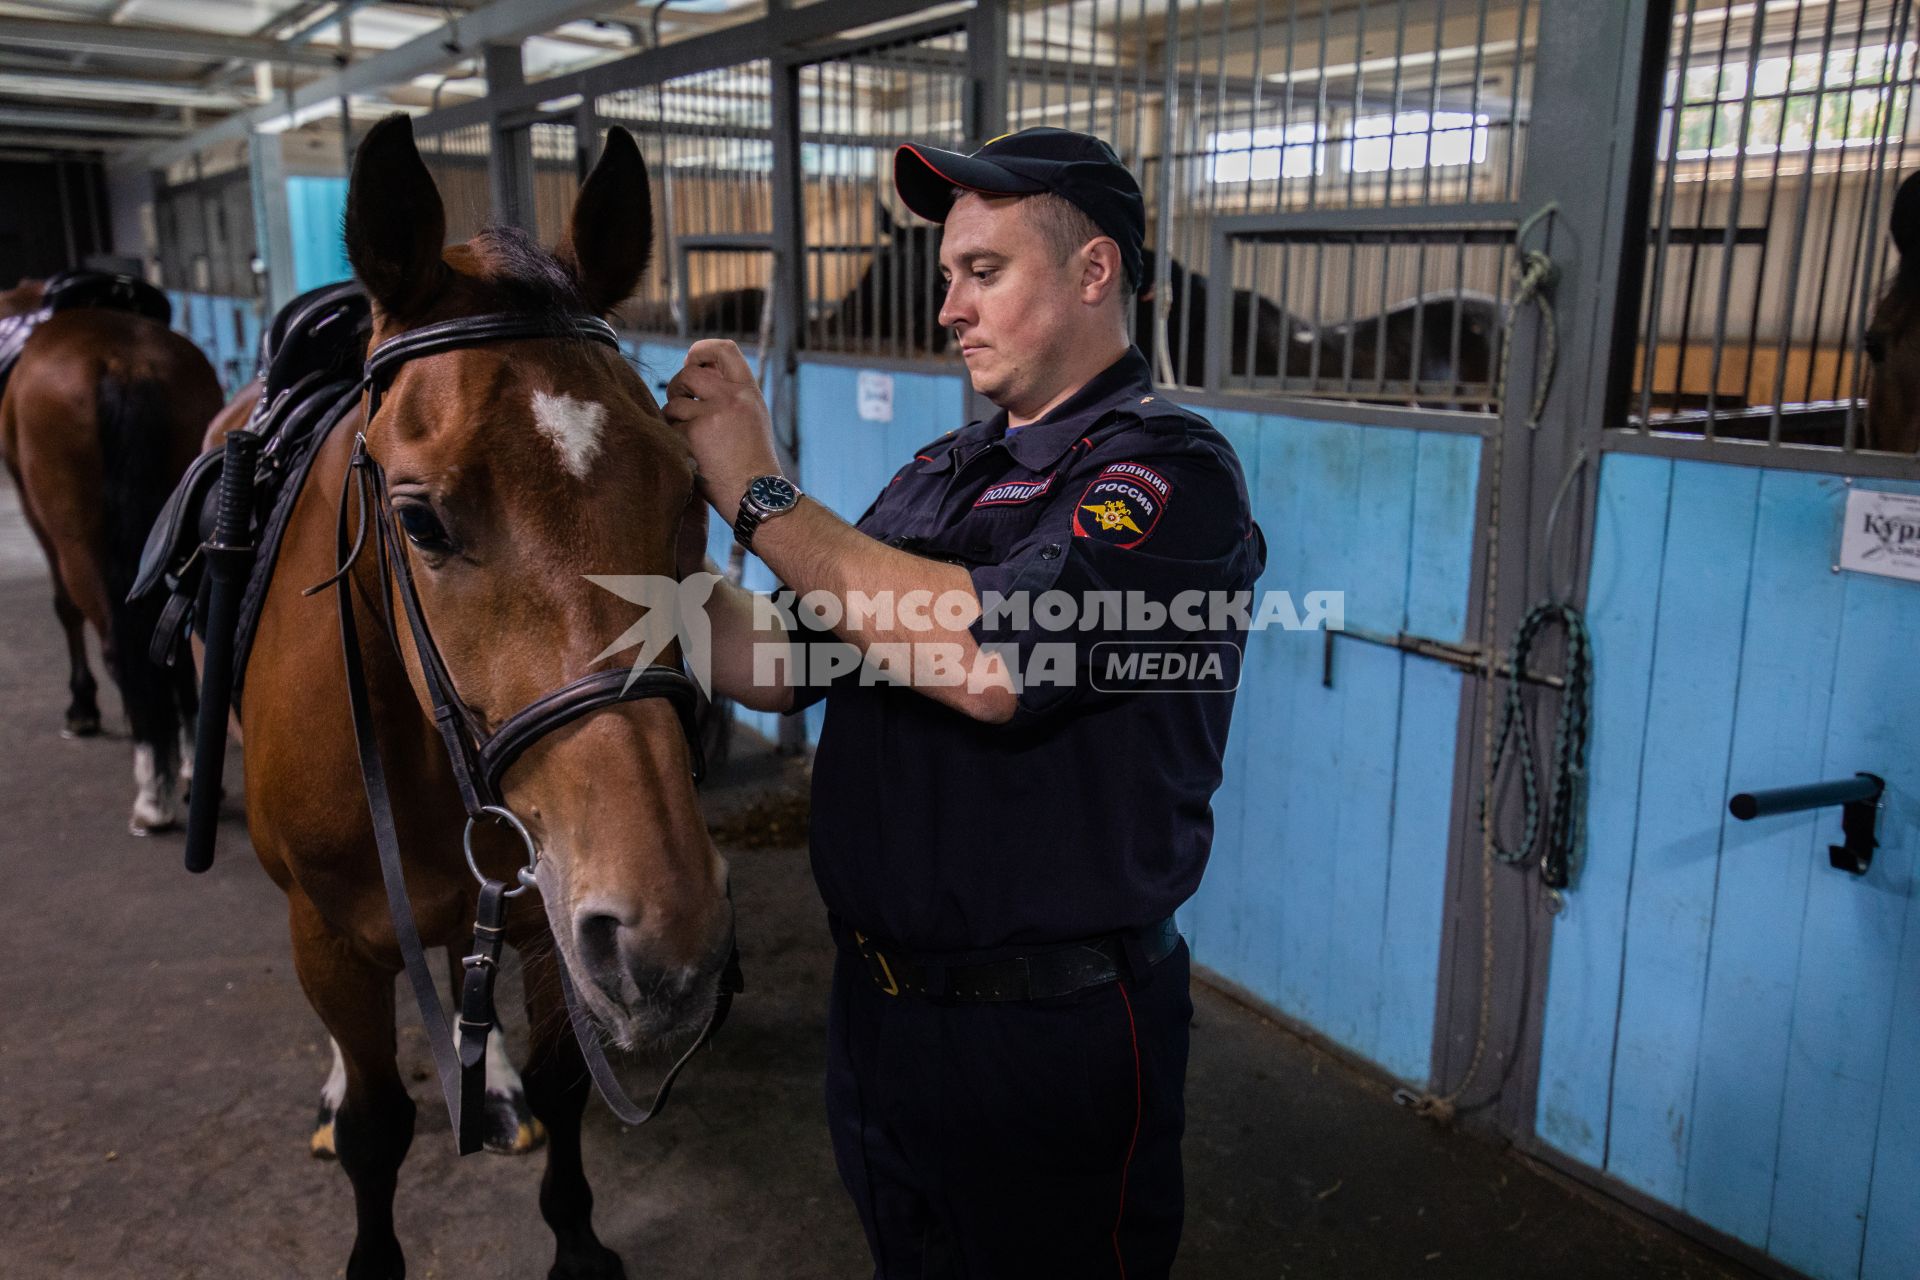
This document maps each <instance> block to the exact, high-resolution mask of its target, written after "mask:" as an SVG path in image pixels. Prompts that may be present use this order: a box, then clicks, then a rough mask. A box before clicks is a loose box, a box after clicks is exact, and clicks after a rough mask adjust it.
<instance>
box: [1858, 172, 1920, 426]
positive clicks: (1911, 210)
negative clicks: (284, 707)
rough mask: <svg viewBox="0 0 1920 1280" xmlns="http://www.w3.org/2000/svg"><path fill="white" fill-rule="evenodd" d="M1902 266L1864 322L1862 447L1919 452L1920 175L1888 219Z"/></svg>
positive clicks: (1908, 184)
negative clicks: (1865, 368)
mask: <svg viewBox="0 0 1920 1280" xmlns="http://www.w3.org/2000/svg"><path fill="white" fill-rule="evenodd" d="M1889 224H1890V225H1889V230H1890V231H1891V233H1892V235H1893V245H1894V248H1895V249H1897V250H1898V251H1899V254H1900V268H1899V270H1898V271H1897V272H1896V273H1895V275H1894V277H1893V283H1891V284H1889V285H1888V286H1887V288H1886V292H1884V293H1882V294H1881V295H1880V301H1879V304H1878V305H1876V306H1875V307H1874V309H1873V318H1872V319H1871V320H1870V321H1868V323H1867V332H1866V338H1865V340H1864V342H1863V343H1862V345H1863V346H1864V348H1865V350H1866V354H1867V359H1868V361H1869V362H1870V363H1869V369H1868V374H1867V423H1866V433H1865V435H1864V436H1863V437H1862V439H1861V447H1862V448H1866V449H1883V450H1885V451H1887V452H1889V453H1915V452H1920V173H1915V174H1909V175H1908V177H1907V180H1906V181H1905V182H1902V183H1901V184H1900V190H1899V192H1898V193H1897V194H1896V195H1895V196H1894V198H1893V216H1892V217H1891V218H1890V219H1889Z"/></svg>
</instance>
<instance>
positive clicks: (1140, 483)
mask: <svg viewBox="0 0 1920 1280" xmlns="http://www.w3.org/2000/svg"><path fill="white" fill-rule="evenodd" d="M1172 492H1173V486H1171V485H1169V484H1168V483H1167V481H1166V479H1165V477H1163V476H1162V475H1161V474H1160V473H1159V472H1157V471H1155V470H1153V469H1152V468H1151V467H1143V466H1141V465H1140V464H1139V463H1137V462H1116V463H1114V464H1113V465H1112V466H1110V467H1107V468H1106V469H1105V470H1103V471H1102V472H1101V473H1100V474H1099V475H1097V476H1095V477H1094V479H1093V483H1092V484H1090V485H1088V486H1087V490H1086V492H1085V493H1083V494H1081V495H1080V500H1079V502H1077V503H1075V504H1074V506H1075V510H1074V513H1073V536H1074V537H1076V538H1092V539H1094V540H1095V541H1097V542H1108V543H1112V544H1113V545H1114V546H1116V547H1121V548H1129V547H1137V546H1139V545H1140V544H1141V543H1143V542H1145V541H1146V540H1147V538H1148V536H1149V535H1150V534H1152V533H1153V530H1154V526H1155V525H1157V524H1159V523H1160V514H1161V512H1163V511H1165V510H1166V506H1167V499H1168V497H1169V496H1171V494H1172Z"/></svg>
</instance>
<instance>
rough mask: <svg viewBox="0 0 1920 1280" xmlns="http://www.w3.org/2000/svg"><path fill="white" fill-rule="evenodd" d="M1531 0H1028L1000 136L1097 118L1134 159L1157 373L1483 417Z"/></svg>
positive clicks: (1532, 25)
mask: <svg viewBox="0 0 1920 1280" xmlns="http://www.w3.org/2000/svg"><path fill="white" fill-rule="evenodd" d="M1537 11H1538V5H1537V3H1534V2H1533V0H1373V2H1372V3H1369V2H1368V0H1319V3H1318V4H1311V3H1309V4H1283V3H1278V2H1277V0H1225V2H1223V3H1218V4H1209V5H1175V6H1165V7H1160V8H1155V9H1149V7H1148V6H1147V5H1146V4H1144V3H1142V0H1088V2H1085V3H1079V4H1039V5H1029V6H1024V7H1022V8H1020V9H1018V10H1017V11H1016V12H1015V13H1014V15H1013V17H1012V18H1011V20H1010V22H1009V41H1010V43H1011V45H1012V47H1013V49H1014V50H1015V58H1014V70H1015V78H1014V82H1013V84H1012V86H1011V101H1010V103H1009V121H1008V127H1010V128H1018V127H1025V126H1028V125H1033V124H1040V123H1058V124H1063V125H1065V126H1067V127H1072V128H1086V129H1091V130H1092V131H1093V132H1104V133H1108V134H1110V135H1111V136H1112V139H1113V140H1114V141H1115V144H1116V148H1117V149H1118V150H1120V151H1121V153H1122V156H1123V158H1125V159H1127V160H1128V161H1129V162H1130V163H1132V164H1134V165H1135V167H1136V172H1138V173H1139V174H1140V175H1141V177H1142V180H1143V186H1144V189H1145V192H1146V196H1147V205H1148V216H1149V220H1150V223H1151V226H1150V230H1149V236H1150V241H1151V246H1152V250H1153V264H1152V265H1153V280H1152V282H1151V284H1150V286H1149V288H1148V289H1147V290H1146V292H1145V294H1144V295H1143V297H1142V299H1141V301H1142V304H1143V305H1142V306H1141V307H1140V308H1139V315H1138V316H1137V317H1136V335H1137V337H1139V338H1140V339H1141V345H1142V347H1143V349H1148V350H1149V353H1150V354H1151V355H1153V356H1154V357H1155V360H1156V364H1157V367H1158V372H1159V376H1160V378H1161V380H1162V381H1163V382H1164V383H1166V384H1168V385H1170V386H1174V387H1181V388H1187V389H1192V390H1205V391H1209V392H1220V391H1234V392H1243V393H1244V392H1258V393H1264V394H1268V395H1285V396H1288V397H1311V398H1317V399H1335V400H1346V401H1355V402H1377V403H1384V404H1403V405H1404V404H1413V405H1418V406H1421V407H1426V408H1453V409H1472V410H1487V409H1489V408H1491V407H1492V406H1493V405H1494V404H1495V402H1496V401H1497V399H1498V387H1497V386H1496V385H1495V383H1496V381H1497V376H1496V372H1497V363H1498V350H1499V344H1500V335H1501V332H1502V329H1503V325H1504V320H1505V312H1506V309H1507V307H1508V304H1509V302H1510V298H1509V292H1510V285H1509V282H1508V278H1507V264H1508V262H1509V258H1508V254H1507V248H1506V246H1507V244H1508V243H1509V242H1510V240H1511V238H1512V231H1513V229H1514V227H1515V226H1516V225H1517V222H1518V210H1517V208H1516V206H1514V205H1513V203H1512V201H1513V199H1514V194H1515V190H1516V184H1517V181H1518V174H1519V172H1520V162H1521V157H1522V152H1523V151H1524V130H1525V122H1526V118H1527V116H1526V105H1525V104H1526V102H1527V99H1528V96H1529V93H1530V90H1531V84H1530V80H1531V65H1532V47H1533V43H1534V40H1535V32H1536V29H1537V27H1538V12H1537ZM1215 280H1221V281H1224V282H1225V283H1226V284H1229V285H1230V286H1231V288H1226V287H1222V288H1218V289H1215V288H1213V287H1212V285H1213V283H1214V281H1215ZM1210 310H1217V311H1218V312H1219V317H1218V319H1217V321H1216V322H1215V323H1216V325H1217V328H1216V329H1214V330H1212V331H1210V329H1209V321H1208V319H1207V316H1208V312H1209V311H1210ZM1163 335H1164V337H1163Z"/></svg>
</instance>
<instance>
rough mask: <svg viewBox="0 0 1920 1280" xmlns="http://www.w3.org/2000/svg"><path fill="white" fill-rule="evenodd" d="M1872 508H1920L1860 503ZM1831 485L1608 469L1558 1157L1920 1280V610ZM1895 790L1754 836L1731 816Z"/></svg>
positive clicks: (1774, 1251) (1798, 1263)
mask: <svg viewBox="0 0 1920 1280" xmlns="http://www.w3.org/2000/svg"><path fill="white" fill-rule="evenodd" d="M1867 483H1870V484H1871V485H1872V486H1873V487H1876V488H1898V489H1902V490H1903V491H1905V492H1915V491H1920V486H1916V485H1905V486H1901V485H1897V484H1892V483H1884V482H1879V481H1873V482H1867ZM1845 493H1846V486H1845V483H1844V481H1842V480H1841V479H1840V478H1838V477H1833V476H1822V475H1814V474H1807V473H1801V472H1790V471H1767V470H1759V469H1751V468H1743V467H1730V466H1721V465H1713V464H1707V463H1697V462H1672V461H1668V460H1664V459H1655V458H1650V457H1635V456H1628V455H1622V454H1613V455H1609V456H1608V458H1607V459H1606V463H1605V466H1604V468H1603V470H1602V473H1601V480H1600V491H1599V494H1600V496H1599V504H1598V507H1597V526H1596V535H1595V549H1594V563H1593V576H1592V585H1591V588H1590V591H1589V605H1588V612H1589V619H1590V621H1591V624H1592V628H1593V639H1594V649H1595V661H1596V666H1597V673H1598V678H1597V685H1596V702H1595V716H1594V734H1593V743H1592V752H1593V754H1592V759H1591V770H1592V776H1591V802H1590V810H1589V819H1588V824H1589V825H1588V841H1587V846H1588V847H1587V852H1586V855H1585V859H1584V865H1583V866H1581V867H1580V868H1579V869H1578V872H1577V879H1576V880H1575V883H1574V887H1573V890H1572V892H1571V893H1570V894H1569V895H1568V899H1567V908H1566V910H1565V911H1564V912H1563V913H1562V914H1561V915H1560V916H1559V917H1558V919H1557V920H1556V922H1555V924H1554V934H1553V951H1552V960H1551V971H1550V977H1549V985H1548V994H1547V1006H1546V1022H1545V1032H1544V1034H1545V1044H1544V1060H1543V1063H1542V1079H1541V1089H1540V1098H1539V1110H1538V1114H1537V1117H1536V1121H1535V1123H1536V1126H1537V1130H1538V1133H1539V1136H1540V1137H1541V1138H1543V1139H1544V1140H1545V1141H1546V1142H1547V1143H1548V1144H1550V1145H1551V1146H1553V1147H1555V1148H1557V1149H1558V1150H1560V1151H1563V1152H1565V1153H1566V1154H1568V1155H1570V1156H1572V1157H1574V1158H1575V1159H1577V1160H1579V1161H1581V1162H1582V1163H1585V1164H1587V1165H1589V1166H1591V1167H1593V1168H1595V1169H1601V1170H1604V1171H1606V1172H1607V1173H1609V1174H1611V1175H1613V1176H1614V1177H1617V1178H1619V1179H1620V1180H1621V1181H1623V1182H1625V1183H1627V1184H1628V1185H1630V1186H1632V1187H1634V1188H1637V1189H1638V1190H1640V1191H1643V1192H1645V1193H1647V1194H1648V1195H1650V1196H1652V1197H1654V1198H1655V1199H1657V1200H1659V1201H1661V1202H1663V1203H1665V1204H1668V1205H1672V1206H1674V1207H1676V1208H1679V1209H1681V1210H1683V1211H1684V1212H1686V1213H1687V1214H1689V1215H1691V1216H1692V1217H1694V1218H1696V1219H1698V1220H1700V1221H1702V1222H1704V1223H1706V1224H1708V1225H1709V1226H1712V1227H1715V1228H1717V1229H1719V1230H1721V1231H1723V1232H1726V1233H1727V1234H1729V1235H1731V1236H1734V1237H1736V1238H1738V1239H1740V1240H1743V1241H1745V1242H1747V1243H1748V1244H1751V1245H1753V1246H1755V1247H1757V1248H1760V1249H1763V1250H1765V1251H1766V1252H1767V1253H1769V1254H1771V1255H1772V1256H1774V1257H1775V1258H1777V1259H1779V1260H1780V1261H1782V1262H1784V1263H1786V1264H1788V1265H1789V1266H1792V1267H1794V1268H1796V1269H1798V1270H1801V1271H1804V1272H1806V1273H1808V1274H1810V1275H1813V1276H1817V1277H1822V1278H1823V1280H1824V1278H1829V1277H1831V1278H1842V1277H1844V1278H1846V1280H1852V1278H1853V1277H1856V1276H1859V1277H1864V1278H1866V1280H1912V1278H1913V1277H1914V1276H1915V1275H1916V1274H1920V1089H1917V1088H1916V1087H1915V1083H1914V1075H1915V1072H1916V1070H1917V1069H1920V892H1917V891H1916V889H1915V872H1916V866H1915V851H1916V848H1917V847H1920V807H1917V806H1920V759H1917V758H1916V753H1915V745H1916V741H1917V740H1920V670H1916V663H1915V659H1914V637H1915V636H1916V635H1917V634H1920V586H1916V585H1914V584H1910V583H1902V582H1895V581H1891V580H1888V579H1883V578H1872V577H1865V576H1859V575H1854V574H1836V573H1834V572H1832V570H1831V564H1832V560H1833V556H1834V549H1835V543H1836V530H1837V528H1838V523H1839V518H1840V511H1841V509H1842V508H1843V506H1844V503H1845ZM1859 770H1866V771H1870V772H1876V773H1880V774H1881V775H1882V776H1884V777H1885V778H1886V780H1887V784H1888V795H1887V804H1886V808H1885V810H1884V811H1883V813H1882V814H1881V824H1880V840H1881V848H1880V850H1879V852H1878V855H1877V856H1876V858H1875V860H1874V863H1873V867H1872V869H1871V871H1870V872H1869V874H1868V875H1867V876H1866V877H1864V878H1862V879H1855V878H1854V877H1851V876H1849V875H1847V874H1845V873H1843V872H1839V871H1835V870H1833V869H1832V868H1831V867H1829V866H1828V865H1827V856H1826V847H1827V845H1828V844H1829V843H1833V842H1835V841H1837V840H1838V839H1839V832H1840V820H1839V811H1838V810H1834V809H1828V810H1825V811H1822V812H1819V813H1813V814H1797V815H1791V816H1784V817H1777V818H1769V819H1762V820H1759V821H1756V822H1752V823H1740V822H1735V821H1734V820H1732V819H1731V818H1730V817H1728V815H1727V812H1726V799H1727V796H1728V794H1729V793H1731V792H1733V791H1738V790H1751V789H1755V788H1762V787H1774V786H1783V785H1788V784H1792V783H1798V782H1810V781H1813V780H1815V779H1818V778H1831V777H1844V776H1847V775H1850V774H1852V773H1854V772H1856V771H1859Z"/></svg>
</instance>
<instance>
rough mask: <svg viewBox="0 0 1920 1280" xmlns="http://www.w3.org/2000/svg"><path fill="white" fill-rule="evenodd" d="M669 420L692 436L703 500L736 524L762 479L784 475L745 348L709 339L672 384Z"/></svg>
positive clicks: (690, 351) (700, 344)
mask: <svg viewBox="0 0 1920 1280" xmlns="http://www.w3.org/2000/svg"><path fill="white" fill-rule="evenodd" d="M664 412H665V414H666V419H667V421H668V422H671V423H672V424H673V425H675V426H676V427H679V428H680V430H682V431H683V432H685V433H686V436H687V445H688V447H689V448H691V449H692V450H693V458H694V461H695V462H696V463H697V464H698V465H699V469H700V471H699V485H700V495H701V496H702V497H704V498H705V499H706V500H707V501H708V502H710V503H712V504H713V508H714V510H716V511H718V512H719V513H720V514H721V516H722V517H723V518H725V519H727V520H731V519H733V517H734V514H735V513H736V512H737V511H738V510H739V507H740V498H741V496H742V495H743V494H745V493H746V491H747V486H748V485H749V484H751V483H752V482H753V481H754V479H755V478H756V477H759V476H764V475H772V474H774V473H775V472H778V471H779V470H780V458H779V454H778V453H777V452H775V450H774V447H773V419H772V417H771V415H769V414H768V413H767V404H766V401H764V400H762V399H761V398H760V384H759V383H758V382H756V381H755V380H754V377H753V369H752V367H751V366H749V365H748V364H747V358H746V357H745V356H743V355H741V354H740V348H739V347H736V346H734V345H733V343H731V342H728V341H726V340H725V339H721V338H707V339H703V340H702V341H699V342H696V343H694V344H693V345H692V346H691V347H689V348H688V349H687V362H686V364H685V365H683V366H682V367H681V369H680V372H679V373H676V374H674V375H673V380H672V381H670V382H668V383H667V403H666V407H665V410H664Z"/></svg>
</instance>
